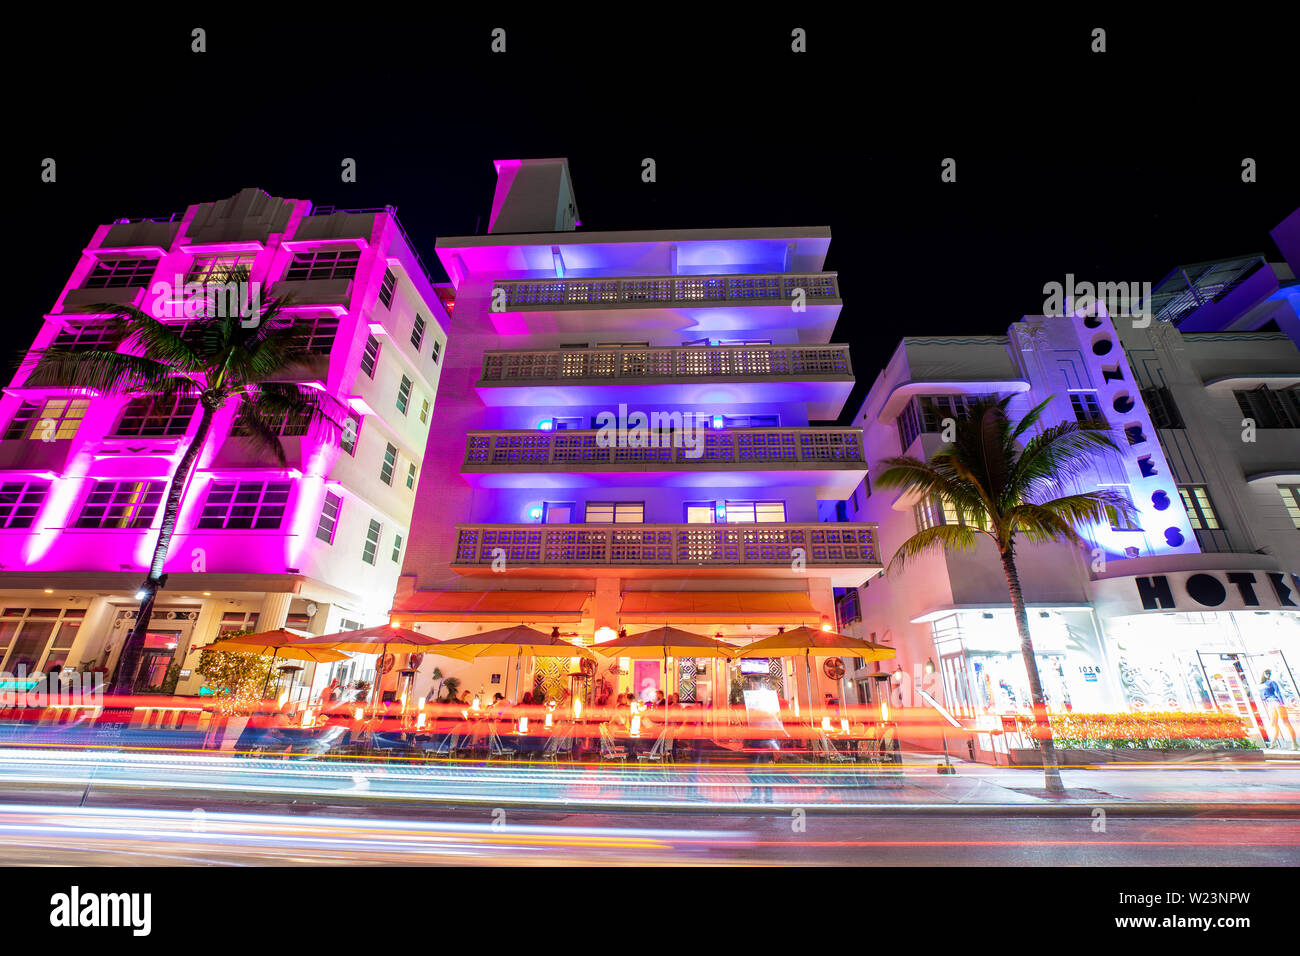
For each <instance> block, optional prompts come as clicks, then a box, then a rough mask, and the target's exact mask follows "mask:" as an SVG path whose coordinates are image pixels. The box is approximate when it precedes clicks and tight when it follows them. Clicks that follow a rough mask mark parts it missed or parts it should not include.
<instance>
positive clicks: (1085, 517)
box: [876, 397, 1134, 792]
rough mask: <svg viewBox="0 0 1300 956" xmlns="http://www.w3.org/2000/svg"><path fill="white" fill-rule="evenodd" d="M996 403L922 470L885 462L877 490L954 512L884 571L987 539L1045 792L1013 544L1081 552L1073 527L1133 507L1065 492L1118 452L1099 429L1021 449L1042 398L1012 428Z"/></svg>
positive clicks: (1047, 751)
mask: <svg viewBox="0 0 1300 956" xmlns="http://www.w3.org/2000/svg"><path fill="white" fill-rule="evenodd" d="M1010 401H1011V399H1010V397H1007V398H1004V399H1000V400H999V399H986V400H983V401H980V402H976V403H974V404H973V405H972V406H971V407H970V409H969V411H968V413H967V414H966V415H965V416H963V417H961V418H958V419H957V420H956V430H955V437H954V440H953V442H952V443H951V444H949V445H945V446H944V447H943V448H941V449H939V451H938V452H937V453H935V454H934V455H933V456H932V457H931V458H930V459H929V460H928V461H921V460H920V459H919V458H910V457H899V458H887V459H885V461H883V462H882V463H881V464H883V465H884V466H885V471H884V472H883V473H882V474H881V475H880V477H879V478H877V479H876V484H877V485H879V486H881V487H885V488H901V489H905V490H907V491H909V492H911V493H913V494H919V495H921V496H922V499H923V500H928V501H932V502H938V503H942V504H943V505H945V506H946V507H947V509H948V511H949V512H950V513H951V512H954V511H955V512H956V515H957V523H955V524H937V525H935V526H934V527H931V528H926V529H924V530H921V531H918V532H917V533H916V534H914V535H912V536H911V537H910V538H908V539H907V540H906V541H904V542H903V543H902V544H901V545H899V547H898V551H897V552H896V553H895V554H894V557H893V559H892V560H891V561H890V563H889V567H888V569H887V571H888V572H892V571H894V570H896V569H899V568H901V567H903V565H904V564H905V563H906V562H908V561H909V560H913V559H915V558H917V557H919V556H920V555H922V554H924V553H926V552H929V551H931V550H933V549H935V548H943V549H945V550H948V551H969V550H972V549H973V548H974V547H975V546H976V543H977V542H978V541H981V540H983V538H982V537H981V535H983V536H986V537H988V538H989V539H991V540H992V541H993V543H994V545H995V547H996V548H997V551H998V557H999V558H1000V559H1001V561H1002V571H1003V574H1004V575H1005V576H1006V580H1007V589H1008V591H1009V592H1010V594H1011V609H1012V612H1013V613H1014V615H1015V619H1016V630H1017V631H1019V633H1020V653H1021V656H1022V657H1023V658H1024V662H1025V672H1026V673H1027V675H1028V677H1029V691H1030V694H1031V696H1032V698H1033V708H1034V724H1035V736H1037V737H1038V739H1039V741H1040V743H1039V747H1040V750H1041V753H1042V759H1043V777H1044V781H1045V784H1046V787H1047V789H1048V790H1049V791H1056V792H1060V791H1063V790H1064V787H1063V786H1062V784H1061V776H1060V773H1059V771H1058V770H1057V766H1056V748H1055V747H1054V745H1053V741H1052V731H1051V724H1050V723H1049V722H1048V718H1047V705H1046V700H1045V698H1044V697H1043V686H1042V682H1041V681H1040V680H1039V677H1038V664H1037V661H1036V659H1035V657H1034V644H1033V641H1032V640H1031V639H1030V636H1029V616H1028V615H1027V614H1026V613H1025V598H1024V593H1023V591H1022V590H1021V587H1020V575H1019V573H1018V571H1017V569H1016V539H1017V537H1018V536H1023V537H1024V538H1025V539H1026V540H1028V541H1031V542H1035V543H1040V542H1049V541H1069V542H1071V543H1074V544H1082V543H1083V542H1082V539H1081V538H1080V537H1079V534H1078V532H1077V531H1076V530H1075V529H1076V527H1078V526H1079V525H1084V524H1091V523H1094V522H1100V521H1103V520H1108V519H1112V518H1114V517H1115V516H1116V514H1117V513H1118V514H1123V515H1124V516H1125V517H1126V518H1130V517H1132V515H1133V513H1134V508H1133V504H1132V502H1130V501H1129V499H1128V498H1127V497H1126V496H1125V495H1122V494H1120V493H1119V492H1115V491H1083V492H1079V491H1071V490H1070V486H1071V485H1072V484H1073V482H1074V480H1075V479H1077V478H1079V477H1081V476H1083V475H1084V474H1085V473H1087V472H1088V471H1089V469H1090V466H1091V465H1092V464H1093V463H1094V461H1095V459H1096V458H1097V456H1099V455H1102V454H1104V453H1106V452H1108V451H1118V450H1119V448H1118V446H1117V445H1116V444H1115V441H1114V439H1113V438H1112V437H1111V435H1110V433H1109V431H1107V427H1106V425H1105V424H1104V423H1103V424H1093V423H1084V422H1062V423H1061V424H1059V425H1051V426H1047V427H1040V429H1039V431H1038V433H1037V434H1036V435H1034V437H1032V438H1030V439H1029V440H1028V441H1027V442H1026V443H1025V444H1024V445H1023V446H1022V445H1021V444H1020V438H1021V436H1022V435H1025V434H1026V433H1027V432H1028V431H1029V430H1030V429H1031V428H1034V427H1035V426H1036V425H1039V422H1040V419H1041V418H1042V416H1043V413H1044V411H1045V410H1046V408H1047V405H1048V403H1049V402H1050V401H1051V399H1048V400H1046V401H1044V402H1041V403H1040V404H1038V405H1036V406H1034V407H1033V408H1032V409H1030V411H1029V413H1028V414H1026V415H1025V417H1024V418H1022V419H1020V421H1019V422H1016V423H1014V424H1013V423H1012V421H1011V420H1010V418H1009V417H1008V416H1007V404H1008V402H1010Z"/></svg>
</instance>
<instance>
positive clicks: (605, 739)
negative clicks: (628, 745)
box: [600, 724, 627, 762]
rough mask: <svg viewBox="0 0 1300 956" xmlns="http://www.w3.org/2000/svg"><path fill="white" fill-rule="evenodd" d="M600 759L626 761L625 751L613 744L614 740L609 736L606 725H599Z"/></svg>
mask: <svg viewBox="0 0 1300 956" xmlns="http://www.w3.org/2000/svg"><path fill="white" fill-rule="evenodd" d="M600 759H601V760H622V761H624V762H626V761H627V750H626V749H625V748H623V747H620V746H619V745H618V744H616V743H614V738H613V737H611V736H610V735H609V725H608V724H601V725H600Z"/></svg>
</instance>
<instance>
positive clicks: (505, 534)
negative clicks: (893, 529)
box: [452, 522, 880, 587]
mask: <svg viewBox="0 0 1300 956" xmlns="http://www.w3.org/2000/svg"><path fill="white" fill-rule="evenodd" d="M501 561H504V562H505V564H504V567H505V572H504V573H507V574H518V575H522V576H527V577H584V576H586V577H680V576H687V575H691V576H695V575H699V576H705V577H748V576H760V577H787V576H792V575H797V574H810V575H813V576H815V577H829V578H831V580H832V586H833V587H858V586H859V585H861V584H862V582H863V581H865V580H866V579H867V578H869V577H871V576H872V575H873V574H875V573H876V572H878V571H879V570H880V556H879V553H878V552H877V548H876V526H875V525H874V524H847V523H840V522H824V523H821V524H776V523H773V524H637V525H631V524H627V525H594V524H552V525H545V524H525V525H508V524H497V525H464V524H462V525H457V526H456V555H455V558H454V559H453V562H452V568H453V569H454V570H455V571H456V572H457V573H459V574H467V575H479V574H484V575H486V574H493V573H495V572H494V568H493V563H494V562H496V566H497V568H500V567H501Z"/></svg>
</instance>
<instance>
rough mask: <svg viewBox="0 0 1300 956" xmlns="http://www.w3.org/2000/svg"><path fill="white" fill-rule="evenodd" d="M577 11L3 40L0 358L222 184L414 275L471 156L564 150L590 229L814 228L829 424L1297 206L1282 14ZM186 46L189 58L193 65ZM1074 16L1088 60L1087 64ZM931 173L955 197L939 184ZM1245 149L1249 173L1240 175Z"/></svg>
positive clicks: (214, 24) (136, 26) (30, 34)
mask: <svg viewBox="0 0 1300 956" xmlns="http://www.w3.org/2000/svg"><path fill="white" fill-rule="evenodd" d="M303 9H304V10H311V9H312V8H310V7H304V8H303ZM320 9H321V10H326V9H334V8H327V7H321V8H320ZM349 9H350V8H349ZM597 9H598V10H599V15H598V17H596V18H594V19H592V20H590V21H587V20H584V14H583V12H582V10H581V9H580V8H566V10H565V12H563V13H562V14H559V13H556V14H549V15H547V17H546V18H545V19H542V18H540V17H539V16H538V15H536V14H534V15H532V16H529V17H523V16H520V15H518V14H515V13H511V12H509V11H507V10H504V9H503V8H500V7H493V8H492V10H491V11H490V12H489V13H487V14H485V15H484V16H483V17H481V18H477V19H460V20H455V21H452V20H449V19H447V18H446V17H445V16H444V15H443V14H442V13H441V12H440V11H439V10H438V9H436V8H433V9H431V10H429V11H427V12H420V13H415V12H411V13H409V14H408V13H403V12H402V10H401V8H396V7H394V8H383V9H378V8H377V10H376V13H375V14H374V16H375V17H376V19H375V20H373V21H367V22H362V23H357V22H353V20H354V19H355V18H356V16H358V14H346V11H344V10H343V8H338V10H339V11H340V12H338V13H335V14H332V15H331V16H333V17H335V18H336V19H334V20H333V21H332V22H312V23H308V24H301V23H299V24H292V23H289V22H287V21H286V22H282V23H277V24H273V23H269V22H263V23H261V24H260V25H257V24H254V23H252V22H251V20H252V19H253V16H254V15H253V13H252V12H251V11H250V9H249V8H240V11H239V13H240V17H241V18H244V19H247V20H249V21H250V22H248V23H240V24H235V23H233V22H232V19H231V18H222V19H214V18H212V17H208V16H206V15H204V16H198V17H197V18H185V19H171V20H166V19H164V20H161V21H160V20H158V19H149V20H145V19H143V17H142V19H141V21H140V22H139V23H134V22H131V21H130V20H129V19H122V18H120V17H119V18H116V19H112V20H109V19H107V18H106V19H103V20H101V21H98V22H96V21H86V20H81V21H77V22H76V23H71V22H69V23H63V22H60V21H59V20H56V19H49V20H47V21H46V22H44V23H43V24H41V23H39V22H38V23H35V24H31V25H29V26H27V27H26V28H22V29H26V31H27V32H26V33H25V34H24V33H22V32H19V30H15V32H14V33H13V34H12V35H11V43H12V45H13V52H12V55H11V60H10V62H9V63H8V65H7V70H8V71H10V72H11V73H13V75H12V76H11V77H10V78H9V79H10V84H11V85H10V89H11V90H12V91H15V92H14V99H13V101H12V102H11V108H10V110H9V115H8V120H7V123H6V125H7V126H8V128H9V129H10V130H11V131H12V132H13V133H15V136H14V141H13V143H12V145H11V147H10V152H11V156H13V157H15V158H17V160H18V165H19V168H18V170H17V172H16V173H14V174H12V176H11V182H16V183H17V188H16V189H15V190H14V191H13V192H14V194H13V196H12V197H11V198H12V199H13V201H14V202H15V203H16V205H17V206H18V212H19V215H20V216H21V217H22V218H21V220H20V221H21V222H23V223H24V240H23V241H24V253H23V255H24V256H25V257H26V258H27V260H28V261H26V262H24V276H25V277H26V278H25V280H24V282H22V283H21V284H16V285H15V286H14V287H12V288H13V295H12V301H11V302H10V307H11V309H13V310H15V311H14V312H12V313H11V319H10V322H9V323H8V327H7V328H8V335H9V337H10V341H8V342H7V343H6V345H7V347H8V350H9V351H10V352H13V351H15V350H17V349H20V348H22V347H24V346H25V345H27V344H28V343H29V342H30V339H31V336H32V334H33V333H34V331H35V329H36V327H37V325H38V323H39V320H40V316H41V315H42V314H43V313H44V312H45V311H46V310H47V309H49V307H50V306H51V305H52V303H53V301H54V300H55V298H56V297H57V295H58V292H59V290H60V289H61V287H62V284H63V282H64V281H65V280H66V278H67V275H68V273H69V271H70V270H71V269H72V267H73V265H74V264H75V262H76V257H77V254H78V253H79V251H80V250H81V249H82V248H83V247H84V245H85V243H86V242H87V241H88V240H89V238H90V236H91V233H92V231H93V230H94V228H95V226H96V225H98V224H100V223H103V222H107V221H111V220H113V219H116V218H120V217H138V216H156V215H168V214H170V213H172V212H180V211H183V210H184V208H185V206H186V205H188V204H190V203H193V202H201V201H211V200H215V199H220V198H224V197H227V196H229V195H231V194H233V193H234V192H235V191H236V190H238V189H240V188H243V187H245V186H259V187H261V188H263V189H265V190H267V191H268V192H270V193H272V194H273V195H282V196H288V197H294V198H304V199H311V200H313V201H314V202H316V203H320V204H334V205H338V206H340V207H368V206H381V205H386V204H392V205H396V206H397V207H398V210H399V216H400V218H401V220H402V222H403V225H404V226H405V228H406V230H407V232H408V233H409V234H410V235H411V237H412V239H413V240H414V241H415V243H416V245H417V246H418V247H419V249H420V252H421V254H422V256H423V257H424V259H425V261H426V263H428V264H429V265H430V267H431V268H433V269H435V270H436V269H437V268H438V265H437V259H436V256H435V255H434V254H433V247H434V240H435V238H436V237H437V236H439V235H462V234H466V233H472V232H473V231H474V229H475V222H476V219H477V218H478V217H482V219H483V221H484V222H486V217H487V211H488V208H489V205H490V201H491V197H492V188H493V184H494V172H493V169H492V165H491V160H493V159H495V158H516V157H538V156H567V157H568V158H569V161H570V167H571V170H572V173H573V178H574V183H575V187H576V192H577V198H578V204H579V208H580V211H581V215H582V221H583V226H584V229H586V230H605V229H640V228H658V229H671V228H678V227H680V228H696V227H722V226H787V225H829V226H830V227H831V230H832V236H833V239H832V243H831V251H830V257H829V259H828V262H827V268H828V269H831V270H835V271H838V273H839V276H840V284H841V289H842V294H843V297H844V300H845V307H844V311H843V313H842V316H841V319H840V323H839V326H838V328H837V330H836V335H835V340H836V341H846V342H849V343H850V344H851V345H852V346H853V360H854V366H855V370H856V372H857V375H858V379H859V385H858V389H857V390H856V391H855V393H854V395H853V397H852V398H851V400H850V404H849V406H848V407H847V408H846V415H847V414H848V413H851V412H852V410H853V409H855V408H856V405H857V403H858V402H859V401H860V400H861V397H862V395H863V393H864V391H865V388H866V386H868V385H869V384H870V382H871V380H872V378H873V377H874V376H875V374H876V372H877V371H878V370H879V369H880V367H881V366H882V364H883V363H884V361H885V360H887V358H888V356H889V354H890V353H891V352H892V350H893V348H894V347H895V345H896V344H897V341H898V339H899V337H900V336H902V335H904V334H910V335H923V334H952V333H963V332H965V333H973V334H990V333H994V334H995V333H1002V332H1005V330H1006V328H1007V326H1008V325H1009V324H1010V323H1011V322H1013V321H1015V320H1016V319H1017V318H1018V317H1019V316H1020V315H1022V314H1025V313H1028V312H1035V311H1040V310H1041V306H1042V300H1043V293H1042V286H1043V284H1044V283H1046V282H1049V281H1063V280H1064V277H1065V275H1066V273H1074V274H1075V275H1076V276H1079V277H1080V278H1090V279H1093V280H1107V281H1141V280H1152V281H1155V280H1158V279H1159V278H1161V277H1162V276H1163V275H1164V274H1165V273H1166V272H1167V271H1168V270H1169V268H1170V267H1172V266H1173V265H1175V264H1177V263H1181V262H1195V261H1201V260H1205V259H1211V258H1215V257H1220V256H1230V255H1236V254H1241V253H1248V252H1260V253H1265V254H1267V255H1269V256H1270V257H1271V258H1274V259H1275V258H1277V252H1276V250H1275V249H1274V248H1273V246H1272V243H1271V241H1270V240H1269V237H1268V230H1269V229H1270V228H1272V227H1273V226H1274V225H1276V224H1277V223H1278V222H1279V221H1280V220H1281V219H1282V218H1283V217H1284V216H1285V215H1286V214H1287V213H1288V212H1289V211H1290V210H1292V209H1294V208H1295V207H1296V206H1297V205H1300V176H1298V175H1297V174H1298V173H1300V160H1297V158H1296V153H1295V147H1294V142H1293V140H1294V136H1293V135H1290V136H1289V135H1288V133H1287V130H1288V129H1290V130H1291V132H1292V133H1293V132H1294V122H1295V120H1294V117H1295V113H1294V107H1295V102H1296V88H1295V85H1294V84H1295V81H1294V77H1293V76H1288V75H1287V69H1288V63H1290V65H1291V67H1292V68H1293V66H1294V60H1295V51H1294V49H1290V50H1288V36H1290V37H1291V38H1292V39H1293V37H1294V35H1295V34H1294V26H1295V25H1294V23H1292V24H1291V29H1290V30H1288V29H1287V28H1286V26H1285V23H1284V22H1282V21H1280V20H1277V21H1274V20H1267V19H1263V18H1258V17H1253V18H1251V22H1250V23H1244V22H1237V23H1233V24H1228V25H1225V24H1222V23H1218V22H1211V21H1204V20H1203V18H1199V17H1179V18H1177V19H1178V20H1179V21H1180V22H1178V23H1174V22H1170V21H1168V20H1166V21H1156V20H1152V21H1150V22H1139V21H1136V20H1134V19H1133V18H1132V14H1125V15H1123V16H1119V15H1114V16H1112V15H1109V14H1097V13H1092V14H1089V15H1078V16H1076V15H1072V14H1068V13H1066V14H1053V15H1050V16H1049V15H1046V14H1034V15H1033V16H1032V17H1030V18H1023V17H1022V18H1020V19H1012V18H1011V17H1010V16H1009V15H1003V16H1004V18H1003V19H998V18H996V17H993V16H992V15H989V14H985V15H975V14H969V15H964V16H962V17H961V18H954V17H953V16H951V15H949V14H945V13H943V12H942V11H940V10H931V9H927V10H924V11H918V13H917V14H916V15H915V16H914V17H911V18H906V19H903V18H900V19H894V20H886V19H884V18H882V17H880V16H877V15H872V16H871V17H867V16H865V15H862V14H858V15H855V16H851V15H850V14H848V13H845V14H844V15H843V16H842V17H841V16H832V15H822V16H819V17H806V16H803V15H802V14H800V13H791V14H781V15H773V14H771V13H762V12H758V11H760V10H761V8H758V7H753V8H749V9H746V8H737V12H736V14H735V15H734V16H732V17H730V18H722V17H721V16H714V15H708V16H701V15H700V14H699V13H698V12H696V11H695V10H694V8H689V7H683V8H680V11H679V12H678V13H676V14H672V13H663V12H658V11H659V8H652V7H646V6H635V7H634V6H631V5H628V6H626V8H618V7H610V6H608V5H605V6H602V7H600V8H593V12H595V11H596V10H597ZM124 16H130V15H129V14H128V15H124ZM322 16H324V15H323V14H322ZM1281 16H1282V14H1280V13H1279V14H1278V17H1281ZM191 19H193V20H194V22H191ZM1240 19H1242V20H1244V19H1246V18H1240ZM205 20H206V21H208V22H206V23H205V22H204V21H205ZM1292 20H1294V15H1292ZM1187 21H1194V22H1190V23H1189V22H1187ZM583 24H585V25H583ZM1202 24H1204V25H1202ZM1260 24H1263V25H1260ZM194 26H204V27H206V28H207V29H208V50H209V52H207V53H204V54H194V53H191V52H190V49H189V46H190V30H191V29H192V27H194ZM496 26H501V27H504V28H505V29H506V31H507V34H506V39H507V52H506V54H504V55H494V54H492V53H491V52H490V50H489V44H490V32H491V30H492V28H493V27H496ZM796 26H799V27H803V28H805V29H806V30H807V31H808V53H806V54H803V55H795V54H793V53H791V52H790V50H789V47H790V30H791V29H792V28H793V27H796ZM1098 26H1100V27H1103V28H1105V29H1106V30H1107V46H1108V51H1107V52H1106V53H1104V54H1094V53H1091V52H1090V50H1089V45H1090V42H1091V38H1090V31H1091V30H1092V28H1094V27H1098ZM1288 103H1289V104H1290V106H1289V107H1288V105H1287V104H1288ZM46 156H52V157H54V158H55V159H56V160H57V162H58V181H57V182H56V183H54V184H44V183H41V182H40V179H39V173H40V163H41V160H42V159H43V158H44V157H46ZM343 157H353V158H355V159H356V160H357V163H358V182H357V183H355V184H344V183H342V182H341V181H340V178H339V164H340V161H341V160H342V158H343ZM644 157H653V158H654V159H655V161H656V164H657V172H658V181H657V182H656V183H653V184H646V183H643V182H642V181H641V178H640V171H641V160H642V159H643V158H644ZM945 157H954V158H955V159H956V160H957V182H956V183H942V182H941V181H940V177H939V169H940V162H941V160H942V159H944V158H945ZM1243 157H1253V158H1254V159H1256V161H1257V163H1258V170H1259V173H1258V175H1259V181H1258V182H1256V183H1253V184H1244V183H1242V182H1241V177H1240V168H1241V161H1242V159H1243ZM15 177H16V178H15Z"/></svg>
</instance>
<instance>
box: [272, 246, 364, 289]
mask: <svg viewBox="0 0 1300 956" xmlns="http://www.w3.org/2000/svg"><path fill="white" fill-rule="evenodd" d="M360 260H361V253H360V252H358V251H357V250H356V249H334V250H328V249H319V250H317V251H316V252H300V253H298V254H297V255H295V256H294V257H293V261H292V262H291V263H289V269H288V271H286V272H285V274H284V277H285V279H287V280H288V281H290V282H296V281H301V280H306V281H315V280H317V279H351V278H352V277H353V276H355V275H356V274H357V263H358V262H359V261H360Z"/></svg>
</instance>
